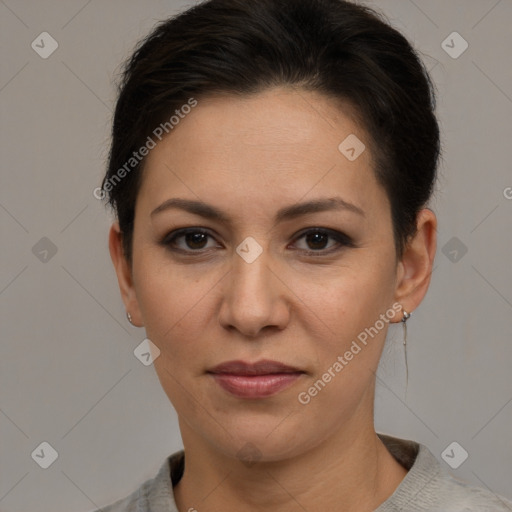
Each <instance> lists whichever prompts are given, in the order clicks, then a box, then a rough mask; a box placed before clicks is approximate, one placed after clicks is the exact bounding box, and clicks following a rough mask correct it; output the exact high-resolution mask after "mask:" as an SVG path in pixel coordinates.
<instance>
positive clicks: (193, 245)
mask: <svg viewBox="0 0 512 512" xmlns="http://www.w3.org/2000/svg"><path fill="white" fill-rule="evenodd" d="M208 238H212V237H211V235H210V234H209V233H208V232H207V231H204V230H202V229H180V230H178V231H174V232H172V233H170V234H169V235H167V236H166V237H165V238H164V239H163V240H162V242H161V243H162V244H163V245H165V246H167V247H170V248H171V249H173V250H178V251H183V252H199V251H201V250H204V249H208V247H206V244H207V242H208ZM180 239H183V242H182V243H181V244H178V243H177V242H178V240H180Z"/></svg>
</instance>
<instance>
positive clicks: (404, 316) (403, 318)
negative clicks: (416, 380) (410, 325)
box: [401, 309, 411, 382]
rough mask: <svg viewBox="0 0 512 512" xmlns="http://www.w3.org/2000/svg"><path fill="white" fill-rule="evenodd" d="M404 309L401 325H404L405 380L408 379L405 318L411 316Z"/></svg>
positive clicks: (407, 318)
mask: <svg viewBox="0 0 512 512" xmlns="http://www.w3.org/2000/svg"><path fill="white" fill-rule="evenodd" d="M403 311H404V314H403V316H402V320H401V322H402V325H403V326H404V354H405V374H406V382H408V381H409V368H408V366H407V324H406V322H407V320H409V318H410V317H411V313H408V312H407V311H405V309H404V310H403Z"/></svg>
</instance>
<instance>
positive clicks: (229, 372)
mask: <svg viewBox="0 0 512 512" xmlns="http://www.w3.org/2000/svg"><path fill="white" fill-rule="evenodd" d="M207 373H208V374H210V375H211V376H212V377H213V379H214V380H215V382H216V383H217V384H218V385H219V386H220V387H221V388H222V389H223V390H224V391H226V392H228V393H230V394H231V395H234V396H236V397H238V398H246V399H261V398H267V397H270V396H273V395H276V394H277V393H279V392H280V391H283V390H285V389H286V388H288V387H290V386H291V385H292V384H293V383H295V382H296V381H297V380H298V379H299V378H300V377H301V376H302V375H304V374H305V372H304V371H303V370H300V369H298V368H295V367H293V366H288V365H285V364H283V363H279V362H277V361H270V360H262V361H257V362H256V363H247V362H245V361H228V362H225V363H222V364H219V365H217V366H215V367H214V368H212V369H211V370H208V371H207Z"/></svg>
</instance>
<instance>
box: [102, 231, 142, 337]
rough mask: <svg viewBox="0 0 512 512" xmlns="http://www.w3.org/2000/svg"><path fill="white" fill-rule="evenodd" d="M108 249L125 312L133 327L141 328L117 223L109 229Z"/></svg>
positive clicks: (128, 267)
mask: <svg viewBox="0 0 512 512" xmlns="http://www.w3.org/2000/svg"><path fill="white" fill-rule="evenodd" d="M108 248H109V250H110V257H111V258H112V263H113V264H114V268H115V271H116V274H117V281H118V283H119V290H120V291H121V298H122V299H123V302H124V306H125V308H126V311H127V312H128V313H130V315H131V318H132V323H133V325H136V326H137V327H141V326H142V316H141V314H140V308H139V303H138V301H137V295H136V293H135V288H134V286H133V279H132V269H131V265H130V263H129V262H128V260H127V259H126V256H125V254H124V250H123V234H122V233H121V230H120V228H119V223H118V222H114V224H112V226H111V228H110V232H109V238H108Z"/></svg>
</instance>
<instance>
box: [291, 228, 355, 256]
mask: <svg viewBox="0 0 512 512" xmlns="http://www.w3.org/2000/svg"><path fill="white" fill-rule="evenodd" d="M301 239H304V240H305V242H306V245H307V248H305V249H301V250H304V252H305V253H306V254H308V255H313V256H322V255H326V254H331V253H332V252H335V251H337V250H339V249H341V248H343V247H355V246H354V243H353V242H352V240H351V239H350V238H349V237H348V236H347V235H345V234H344V233H340V232H339V231H333V230H330V229H320V228H316V229H310V230H308V231H306V232H305V233H303V234H302V235H301V236H299V237H298V238H297V239H296V240H301ZM329 239H331V240H333V241H334V243H331V245H328V244H329ZM316 253H318V254H316Z"/></svg>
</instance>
